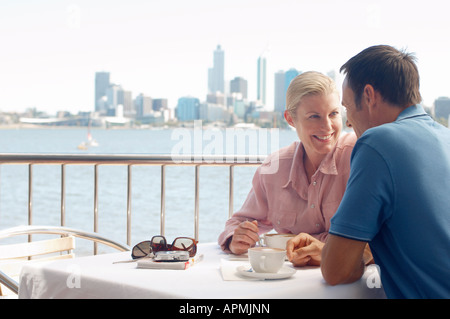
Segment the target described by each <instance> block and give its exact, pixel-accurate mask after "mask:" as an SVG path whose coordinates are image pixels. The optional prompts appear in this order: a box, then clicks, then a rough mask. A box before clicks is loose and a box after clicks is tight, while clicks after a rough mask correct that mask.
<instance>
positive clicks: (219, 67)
mask: <svg viewBox="0 0 450 319" xmlns="http://www.w3.org/2000/svg"><path fill="white" fill-rule="evenodd" d="M208 92H209V93H214V92H222V93H225V53H224V51H223V50H222V48H221V47H220V44H219V45H218V46H217V48H216V50H215V51H214V59H213V67H212V68H209V69H208Z"/></svg>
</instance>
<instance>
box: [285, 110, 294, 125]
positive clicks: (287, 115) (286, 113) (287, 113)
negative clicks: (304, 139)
mask: <svg viewBox="0 0 450 319" xmlns="http://www.w3.org/2000/svg"><path fill="white" fill-rule="evenodd" d="M284 118H285V120H286V122H288V124H289V125H290V126H292V127H295V125H294V121H293V120H292V116H291V112H289V111H288V110H285V111H284Z"/></svg>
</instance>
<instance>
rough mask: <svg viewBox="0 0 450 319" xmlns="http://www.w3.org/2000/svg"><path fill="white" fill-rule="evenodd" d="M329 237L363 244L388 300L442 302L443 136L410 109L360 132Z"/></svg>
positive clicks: (448, 199)
mask: <svg viewBox="0 0 450 319" xmlns="http://www.w3.org/2000/svg"><path fill="white" fill-rule="evenodd" d="M329 232H330V233H331V234H334V235H338V236H342V237H346V238H350V239H356V240H360V241H366V242H369V245H370V248H371V250H372V253H373V255H374V260H375V263H376V264H378V265H379V267H380V274H381V281H382V284H383V287H384V290H385V293H386V296H387V297H388V298H450V130H449V129H448V128H445V127H444V126H442V125H440V124H438V123H436V122H435V121H433V119H432V118H431V117H430V116H428V115H427V114H426V113H425V111H424V110H423V108H422V107H421V106H420V105H414V106H411V107H409V108H407V109H405V110H404V111H403V112H402V113H401V114H400V115H399V116H398V118H397V120H396V121H395V122H392V123H388V124H384V125H380V126H377V127H374V128H371V129H369V130H367V131H366V132H364V134H363V135H362V136H361V137H360V138H359V139H358V141H357V142H356V145H355V147H354V149H353V153H352V157H351V172H350V177H349V180H348V183H347V189H346V191H345V194H344V197H343V199H342V202H341V204H340V206H339V208H338V210H337V212H336V214H335V215H334V216H333V218H332V219H331V226H330V231H329Z"/></svg>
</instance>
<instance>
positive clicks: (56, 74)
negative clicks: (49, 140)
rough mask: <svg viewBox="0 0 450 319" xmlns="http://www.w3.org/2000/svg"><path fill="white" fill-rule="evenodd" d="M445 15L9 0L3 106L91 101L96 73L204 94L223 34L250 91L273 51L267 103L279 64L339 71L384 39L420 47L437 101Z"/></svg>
mask: <svg viewBox="0 0 450 319" xmlns="http://www.w3.org/2000/svg"><path fill="white" fill-rule="evenodd" d="M448 16H449V15H448V5H447V4H446V2H445V1H443V0H441V1H435V0H427V1H414V0H409V1H403V0H401V1H396V0H390V1H385V0H381V1H380V0H374V1H372V0H367V1H366V0H352V1H345V0H341V1H336V0H309V1H304V0H157V1H155V0H142V1H141V0H128V1H111V0H108V1H106V0H100V1H98V0H90V1H81V0H80V1H77V0H72V1H65V0H54V1H44V0H40V1H25V0H17V1H14V0H0V45H1V48H0V111H12V110H16V111H22V110H25V109H26V108H28V107H37V108H38V109H40V110H45V111H48V112H49V113H54V112H56V111H57V110H67V111H70V112H77V111H78V110H93V108H94V78H95V72H96V71H109V72H110V73H111V80H112V82H114V83H117V84H121V85H122V86H123V87H124V88H125V89H126V90H130V91H132V92H133V97H135V96H136V95H137V94H139V93H144V94H146V95H149V96H151V97H153V98H168V99H169V106H170V107H174V106H175V105H176V103H177V100H178V98H179V97H182V96H187V95H190V96H195V97H198V98H199V99H200V100H205V97H206V93H207V73H208V68H210V67H212V62H213V51H214V50H215V48H216V46H217V45H218V44H220V45H221V46H222V48H223V50H224V51H225V78H226V79H225V80H226V81H227V82H228V81H229V80H231V79H233V78H234V77H236V76H241V77H244V78H245V79H247V81H248V85H249V87H248V90H249V92H248V95H249V99H255V98H256V65H257V59H258V56H259V55H260V54H262V53H263V52H265V53H266V55H267V68H268V70H267V71H268V72H267V89H268V95H267V102H268V108H269V109H270V108H272V107H273V82H274V73H275V72H276V71H278V70H288V69H289V68H296V69H298V70H301V71H307V70H317V71H321V72H324V73H326V72H328V71H330V70H336V71H337V70H338V69H339V68H340V66H341V65H342V64H343V63H345V62H346V61H347V60H348V59H349V58H350V57H352V56H353V55H355V54H357V53H358V52H360V51H361V50H363V49H364V48H366V47H368V46H371V45H375V44H390V45H393V46H395V47H397V48H406V49H407V50H408V51H412V52H415V53H416V56H417V58H418V66H419V71H420V75H421V88H422V95H423V98H424V104H425V105H432V103H433V101H434V99H435V98H437V97H439V96H450V61H449V57H450V23H449V22H448V21H449V18H448ZM339 85H340V84H339Z"/></svg>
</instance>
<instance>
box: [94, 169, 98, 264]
mask: <svg viewBox="0 0 450 319" xmlns="http://www.w3.org/2000/svg"><path fill="white" fill-rule="evenodd" d="M94 232H95V233H97V232H98V164H95V165H94ZM97 246H98V245H97V243H95V242H94V255H97V249H98V247H97Z"/></svg>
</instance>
